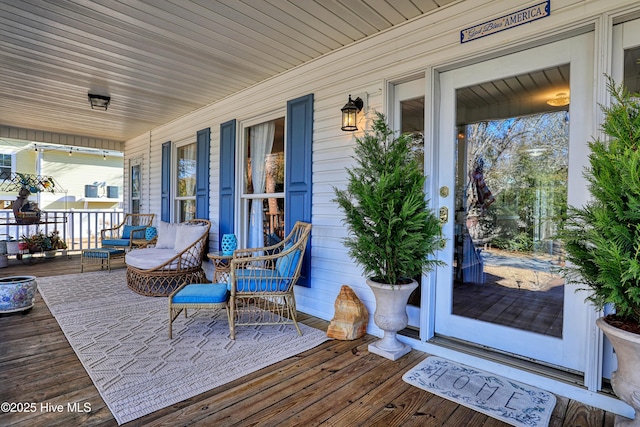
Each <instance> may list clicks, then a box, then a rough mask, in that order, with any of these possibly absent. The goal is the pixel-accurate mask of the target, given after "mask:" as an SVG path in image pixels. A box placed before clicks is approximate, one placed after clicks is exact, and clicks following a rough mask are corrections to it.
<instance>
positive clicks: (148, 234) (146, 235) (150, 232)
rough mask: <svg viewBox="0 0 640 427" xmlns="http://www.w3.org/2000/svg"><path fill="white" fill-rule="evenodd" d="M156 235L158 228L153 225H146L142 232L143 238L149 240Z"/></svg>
mask: <svg viewBox="0 0 640 427" xmlns="http://www.w3.org/2000/svg"><path fill="white" fill-rule="evenodd" d="M157 235H158V229H157V228H155V227H147V229H146V230H145V232H144V238H145V240H151V239H153V238H154V237H156V236H157Z"/></svg>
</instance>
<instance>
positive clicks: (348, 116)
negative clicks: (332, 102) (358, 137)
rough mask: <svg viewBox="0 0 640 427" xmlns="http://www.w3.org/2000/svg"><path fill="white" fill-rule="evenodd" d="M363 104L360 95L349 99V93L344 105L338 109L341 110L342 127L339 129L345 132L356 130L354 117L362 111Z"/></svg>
mask: <svg viewBox="0 0 640 427" xmlns="http://www.w3.org/2000/svg"><path fill="white" fill-rule="evenodd" d="M363 106H364V101H362V99H361V98H360V97H358V98H356V99H355V101H354V100H352V99H351V95H349V101H347V103H346V104H345V106H344V107H342V108H341V109H340V111H342V127H341V128H340V129H342V130H343V131H345V132H353V131H354V130H358V126H357V125H356V118H357V116H358V113H359V112H360V111H362V107H363Z"/></svg>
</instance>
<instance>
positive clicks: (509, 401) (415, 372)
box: [402, 356, 556, 427]
mask: <svg viewBox="0 0 640 427" xmlns="http://www.w3.org/2000/svg"><path fill="white" fill-rule="evenodd" d="M402 379H403V380H404V381H405V382H407V383H409V384H411V385H413V386H416V387H418V388H421V389H423V390H426V391H428V392H430V393H433V394H437V395H438V396H440V397H444V398H445V399H449V400H452V401H454V402H456V403H459V404H460V405H463V406H466V407H468V408H471V409H473V410H474V411H478V412H482V413H483V414H486V415H488V416H490V417H493V418H496V419H498V420H501V421H504V422H505V423H508V424H511V425H513V426H518V427H546V426H548V425H549V420H550V419H551V413H552V412H553V408H554V407H555V406H556V397H555V396H554V395H553V394H551V393H549V392H546V391H544V390H540V389H538V388H536V387H532V386H529V385H526V384H522V383H520V382H517V381H513V380H510V379H508V378H504V377H501V376H499V375H495V374H491V373H489V372H485V371H481V370H479V369H475V368H471V367H469V366H465V365H461V364H458V363H456V362H452V361H450V360H446V359H442V358H440V357H437V356H429V357H427V358H426V359H425V360H423V361H422V362H420V363H419V364H418V365H417V366H415V367H414V368H413V369H411V370H410V371H409V372H407V373H406V374H404V375H403V377H402Z"/></svg>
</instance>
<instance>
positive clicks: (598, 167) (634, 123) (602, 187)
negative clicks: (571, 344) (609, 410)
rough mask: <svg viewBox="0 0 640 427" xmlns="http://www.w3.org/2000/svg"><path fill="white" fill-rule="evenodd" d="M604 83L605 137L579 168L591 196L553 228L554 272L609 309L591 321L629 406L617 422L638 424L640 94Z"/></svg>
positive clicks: (615, 385) (613, 381)
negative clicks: (560, 247) (561, 260)
mask: <svg viewBox="0 0 640 427" xmlns="http://www.w3.org/2000/svg"><path fill="white" fill-rule="evenodd" d="M608 88H609V92H610V93H611V96H612V98H613V102H612V105H611V106H610V107H602V110H603V112H604V114H605V117H604V122H603V124H602V130H603V132H604V134H605V135H606V141H601V140H599V139H596V140H594V141H592V142H590V143H589V148H590V150H591V152H590V154H589V167H588V168H586V170H585V173H584V177H585V179H586V180H587V181H588V183H589V191H590V193H591V195H592V198H591V200H590V201H589V202H588V203H587V204H585V205H584V206H583V207H581V208H577V207H570V208H569V210H568V214H567V219H566V223H565V225H564V228H563V230H562V231H561V233H560V236H559V237H560V239H561V241H562V242H563V243H564V249H565V251H566V260H567V264H566V266H565V267H563V268H561V269H560V272H561V273H562V275H563V276H564V277H565V279H566V281H567V283H574V284H578V285H580V288H585V290H587V291H588V297H587V299H588V300H589V301H591V302H592V303H593V304H594V305H595V306H596V307H597V308H599V309H604V307H605V305H609V304H610V305H611V306H612V307H613V308H614V309H615V314H610V315H607V316H605V317H601V318H599V319H597V320H596V324H597V325H598V327H599V328H600V329H602V331H603V332H604V333H605V335H606V336H607V337H608V338H609V340H610V341H611V343H612V344H613V347H614V349H615V352H616V356H617V360H618V368H617V371H616V372H614V373H613V376H612V378H611V385H612V387H613V390H614V391H615V392H616V394H617V395H618V397H619V398H620V399H622V400H623V401H625V402H626V403H628V404H629V405H631V406H632V407H633V408H634V409H635V414H636V416H635V421H630V420H628V419H626V418H623V417H618V418H617V419H616V425H640V417H639V416H638V411H639V410H640V335H639V334H640V102H639V101H638V98H634V97H632V96H631V95H630V94H629V93H628V92H627V91H626V90H625V89H624V87H623V86H622V85H620V86H617V85H616V84H615V82H614V81H613V80H612V79H611V78H609V83H608Z"/></svg>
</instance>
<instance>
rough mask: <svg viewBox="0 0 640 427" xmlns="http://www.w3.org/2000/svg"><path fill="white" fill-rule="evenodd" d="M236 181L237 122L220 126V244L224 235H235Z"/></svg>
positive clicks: (229, 122) (233, 121)
mask: <svg viewBox="0 0 640 427" xmlns="http://www.w3.org/2000/svg"><path fill="white" fill-rule="evenodd" d="M235 179H236V121H235V120H230V121H228V122H225V123H222V124H221V125H220V212H219V219H218V243H220V240H222V235H223V234H230V233H233V232H234V231H233V230H234V227H233V220H234V204H235V193H236V191H235V190H236V189H235Z"/></svg>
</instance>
